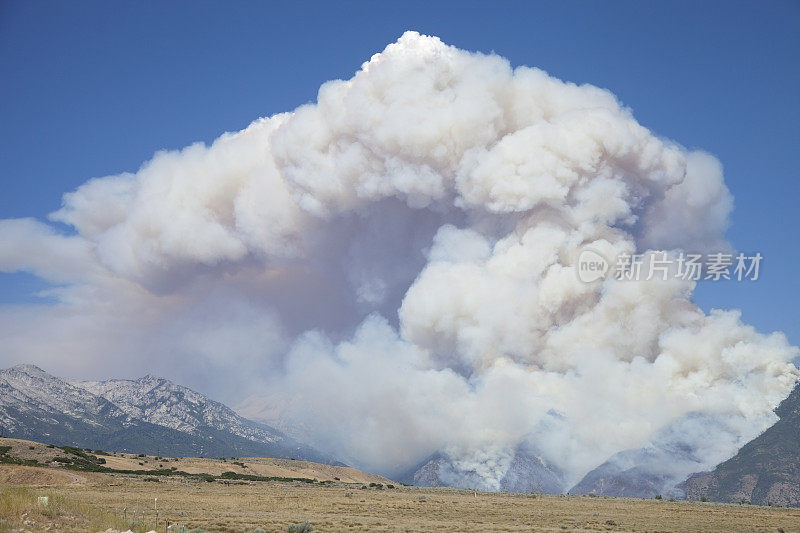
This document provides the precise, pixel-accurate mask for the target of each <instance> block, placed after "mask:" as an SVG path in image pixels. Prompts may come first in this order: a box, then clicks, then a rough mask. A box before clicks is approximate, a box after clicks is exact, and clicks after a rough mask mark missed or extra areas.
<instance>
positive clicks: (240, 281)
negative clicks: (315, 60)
mask: <svg viewBox="0 0 800 533" xmlns="http://www.w3.org/2000/svg"><path fill="white" fill-rule="evenodd" d="M732 206H733V200H732V197H731V195H730V193H729V192H728V190H727V188H726V187H725V184H724V181H723V175H722V167H721V164H720V163H719V161H717V160H716V159H715V158H714V157H713V156H711V155H709V154H707V153H704V152H699V151H688V150H686V149H684V148H682V147H681V146H679V145H678V144H676V143H674V142H671V141H668V140H665V139H661V138H658V137H657V136H655V135H654V134H652V133H651V132H650V131H648V130H647V129H646V128H644V127H643V126H641V125H639V124H638V123H637V122H636V120H635V119H634V118H633V115H632V111H631V110H629V109H626V108H625V107H623V106H621V104H620V103H619V102H618V101H617V100H616V98H615V97H614V95H613V94H611V93H610V92H608V91H605V90H602V89H599V88H596V87H593V86H589V85H583V86H576V85H573V84H569V83H565V82H562V81H560V80H557V79H555V78H552V77H550V76H548V75H547V74H546V73H545V72H543V71H541V70H537V69H535V68H528V67H519V68H512V67H511V66H510V65H509V63H508V62H507V61H506V60H505V59H503V58H501V57H498V56H496V55H481V54H476V53H471V52H467V51H463V50H458V49H456V48H453V47H450V46H447V45H445V44H444V43H442V42H441V41H440V40H439V39H437V38H435V37H427V36H421V35H419V34H417V33H414V32H408V33H406V34H404V35H403V36H402V37H401V38H400V39H399V40H398V41H397V42H396V43H393V44H390V45H389V46H388V47H387V48H386V49H385V50H384V51H383V52H382V53H380V54H376V55H375V56H373V57H372V58H371V59H370V60H369V61H368V62H367V63H364V65H363V66H362V68H361V69H360V70H359V71H358V72H357V73H356V74H355V76H354V77H353V78H351V79H349V80H335V81H331V82H328V83H326V84H324V85H323V86H322V87H321V88H320V91H319V95H318V101H317V102H316V103H315V104H309V105H306V106H302V107H300V108H298V109H296V110H294V111H292V112H290V113H285V114H280V115H275V116H272V117H268V118H262V119H259V120H256V121H255V122H253V123H252V124H251V125H250V126H249V127H248V128H246V129H245V130H243V131H240V132H236V133H228V134H225V135H223V136H221V137H220V138H219V139H217V140H216V141H215V142H214V143H213V144H212V145H211V146H204V145H202V144H196V145H192V146H189V147H187V148H185V149H183V150H181V151H177V152H161V153H158V154H156V155H155V156H154V157H153V158H152V159H151V160H150V161H148V162H146V163H145V164H144V165H143V166H142V167H141V169H140V170H139V171H138V172H136V173H135V174H121V175H116V176H109V177H104V178H99V179H93V180H90V181H88V182H86V183H85V184H84V185H82V186H81V187H80V188H78V189H77V190H76V191H74V192H70V193H68V194H66V195H65V196H64V202H63V206H62V207H61V209H59V210H58V211H56V212H54V213H53V214H52V215H51V216H50V219H51V221H50V222H49V223H43V222H40V221H36V220H33V219H6V220H0V270H2V271H6V272H14V271H27V272H32V273H33V274H35V275H36V276H38V277H40V278H42V279H44V280H47V281H49V282H51V283H52V284H53V288H52V289H50V290H49V291H48V296H50V297H51V298H53V299H54V300H55V302H54V303H47V304H42V305H14V306H11V305H6V306H3V307H1V308H0V338H1V339H3V344H4V348H3V355H2V357H3V359H4V361H3V362H4V363H6V364H13V363H17V362H33V363H36V364H39V365H40V366H43V367H44V368H46V369H47V370H48V371H51V372H54V373H61V374H67V375H73V376H76V377H96V376H107V375H115V376H126V377H132V376H137V375H140V374H142V373H144V372H143V369H144V370H145V371H153V372H157V373H163V374H166V375H168V376H170V377H173V378H177V379H179V380H180V381H182V382H185V383H187V384H203V388H204V389H205V390H209V389H210V390H216V391H218V394H219V395H222V394H223V391H225V392H224V395H225V397H226V398H232V399H236V400H244V401H243V403H242V408H243V410H244V411H245V413H246V414H249V415H251V416H257V417H261V418H264V419H266V420H269V421H270V422H273V423H276V424H278V425H280V426H281V427H285V428H287V429H290V430H291V431H292V432H293V433H294V434H295V435H296V436H298V437H300V438H303V439H305V440H306V441H307V442H309V444H311V445H313V446H316V447H317V448H319V449H321V450H323V451H325V452H330V453H332V454H335V455H338V456H339V457H340V458H342V459H343V460H345V461H349V462H351V463H352V464H354V465H355V466H358V467H361V468H363V469H368V470H373V471H378V472H381V473H387V474H390V475H391V474H394V473H397V472H400V471H402V470H404V469H406V468H408V467H410V466H412V465H413V464H416V463H418V462H419V461H420V460H422V459H424V458H425V457H427V456H429V455H430V454H432V453H434V452H437V451H442V452H445V453H447V454H448V455H449V456H450V457H452V458H454V463H453V471H452V475H453V476H456V477H458V476H459V475H461V474H463V475H464V476H465V478H467V477H468V478H469V479H470V480H475V479H478V480H479V481H478V482H474V481H471V482H470V483H472V484H476V485H478V486H479V487H480V488H488V489H496V488H498V480H499V479H501V478H502V477H503V475H504V473H505V472H506V470H507V469H508V465H509V464H510V462H511V460H512V458H513V455H514V451H515V450H516V449H518V448H519V447H520V446H524V447H526V448H528V449H531V450H534V451H535V453H536V454H538V455H539V456H541V457H542V459H543V460H544V461H545V463H546V464H548V465H551V466H552V467H553V468H554V469H557V470H558V471H561V472H564V477H565V480H566V481H567V482H568V484H569V483H574V482H576V481H578V480H579V479H580V478H581V477H582V476H583V475H584V474H585V473H586V472H587V471H589V470H590V469H592V468H594V467H595V466H597V465H598V464H600V463H602V462H603V461H605V460H606V459H608V458H609V457H611V456H612V455H613V454H615V453H617V452H620V451H624V450H628V449H634V448H640V447H645V446H648V445H652V444H653V442H654V439H657V440H658V443H659V445H662V444H663V441H664V439H665V438H667V437H665V435H667V436H669V435H673V436H672V437H669V439H672V440H671V441H670V443H668V444H667V446H669V445H676V446H682V447H686V448H689V449H691V450H692V453H693V457H695V458H696V459H697V461H696V462H697V464H699V465H701V466H705V467H711V466H713V465H714V464H716V463H718V462H719V461H721V460H723V459H725V458H727V457H729V456H731V455H732V454H733V453H735V451H736V449H737V448H738V447H739V446H741V445H742V444H743V443H745V442H747V441H748V440H750V439H751V438H753V437H754V436H756V435H757V434H758V433H759V432H761V431H763V430H764V429H765V428H767V427H768V426H769V425H770V424H771V423H773V422H774V421H775V420H776V417H775V415H774V414H773V413H772V409H773V408H774V407H775V406H776V405H777V404H778V403H779V402H780V400H781V399H783V398H784V397H786V396H787V395H788V394H789V392H790V390H791V389H792V387H793V386H794V384H795V382H796V381H797V378H798V372H797V369H796V368H795V367H794V365H792V364H791V361H792V359H793V358H794V357H797V355H798V351H797V349H796V348H794V347H791V346H789V345H788V343H787V341H786V339H785V337H784V336H783V335H782V334H780V333H774V334H771V335H762V334H759V333H757V332H756V331H755V330H754V329H753V328H751V327H749V326H747V325H745V324H743V323H741V321H740V319H739V314H738V312H736V311H712V312H711V313H710V314H708V315H707V314H705V313H703V312H702V311H701V310H700V309H699V308H697V307H696V306H695V305H694V304H693V303H692V301H691V295H692V291H693V289H694V283H693V282H687V281H681V280H669V281H660V280H652V281H637V282H633V281H627V282H621V281H614V280H607V281H602V282H601V281H598V282H595V283H582V282H580V281H579V279H578V276H577V275H576V272H575V264H576V259H577V256H578V254H579V253H580V251H581V250H582V249H584V248H587V247H588V248H590V249H592V250H595V251H597V252H600V253H602V254H603V255H604V256H605V257H614V256H616V255H617V254H619V253H623V252H626V253H632V252H635V251H636V252H646V251H648V250H667V251H670V252H675V251H677V250H687V251H696V252H715V251H725V250H728V249H729V246H728V244H727V243H726V242H725V239H724V232H725V230H726V228H727V224H728V217H729V214H730V212H731V210H732ZM63 225H66V226H67V227H68V228H69V231H64V226H63ZM232 391H235V392H232ZM698 419H699V420H704V421H705V422H704V423H692V422H691V421H692V420H698ZM709 421H710V422H709ZM671 427H679V428H680V431H670V430H669V428H671ZM709 428H713V435H709V434H708V433H709ZM682 468H684V466H683V465H682V464H677V463H676V465H675V469H676V474H675V475H676V479H677V477H680V475H683V470H681V469H682Z"/></svg>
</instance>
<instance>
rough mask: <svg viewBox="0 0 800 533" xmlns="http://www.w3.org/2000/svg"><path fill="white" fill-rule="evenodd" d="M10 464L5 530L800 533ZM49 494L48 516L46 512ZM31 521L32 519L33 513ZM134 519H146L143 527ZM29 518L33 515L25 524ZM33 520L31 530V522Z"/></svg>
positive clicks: (575, 499)
mask: <svg viewBox="0 0 800 533" xmlns="http://www.w3.org/2000/svg"><path fill="white" fill-rule="evenodd" d="M78 474H79V475H77V474H76V473H72V472H66V471H61V470H60V469H50V468H37V467H25V466H17V465H2V466H0V531H23V530H24V531H57V530H58V531H90V532H95V531H104V530H106V528H109V527H111V528H116V529H125V528H127V527H129V526H132V528H133V530H134V531H136V532H144V531H149V530H153V529H156V523H155V512H154V503H155V502H154V498H158V509H159V523H158V527H157V531H164V528H165V526H166V523H165V521H167V520H168V521H169V522H170V523H172V524H175V523H178V524H185V525H187V526H189V527H190V528H196V527H200V528H203V529H204V530H206V531H254V530H255V528H257V527H261V528H263V529H264V530H265V531H286V530H287V527H288V526H289V525H291V524H295V523H299V522H303V521H308V522H309V523H310V524H312V525H313V526H314V527H315V528H316V529H315V530H316V531H319V532H324V531H418V532H422V531H476V532H477V531H642V532H654V531H725V532H733V531H743V532H745V531H747V532H751V531H764V532H780V531H783V532H784V533H788V532H800V509H797V508H778V507H757V506H750V505H725V504H714V503H697V502H695V503H692V502H680V501H676V502H671V501H666V500H663V501H659V500H633V499H612V498H593V497H584V496H542V495H520V494H488V493H478V494H477V495H476V494H475V493H473V492H469V491H456V490H450V489H420V488H412V487H396V488H394V489H387V488H385V486H384V488H377V487H372V488H370V487H369V486H368V485H365V486H364V487H366V488H362V485H360V484H347V483H342V482H335V483H332V484H317V483H315V484H309V483H302V482H253V483H242V482H233V483H230V484H225V483H224V482H222V481H215V482H203V481H197V480H192V479H180V478H173V477H169V478H161V479H160V480H159V481H152V480H151V481H147V480H145V479H144V478H143V477H142V476H129V475H124V476H123V475H110V474H99V473H83V472H80V473H78ZM38 496H48V497H49V498H50V502H51V503H50V505H49V506H48V508H47V509H40V508H37V505H36V502H37V497H38ZM26 513H27V514H26ZM134 513H135V516H136V521H135V522H134V521H133V517H134ZM23 515H24V517H23ZM26 521H27V523H25V522H26Z"/></svg>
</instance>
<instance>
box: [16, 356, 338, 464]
mask: <svg viewBox="0 0 800 533" xmlns="http://www.w3.org/2000/svg"><path fill="white" fill-rule="evenodd" d="M0 431H2V433H3V434H4V435H6V436H13V437H19V438H26V439H30V440H39V441H45V442H51V443H53V444H59V445H73V446H79V447H89V448H103V449H109V450H116V451H136V452H138V453H151V454H156V455H176V456H189V455H194V456H200V457H224V456H264V457H278V458H297V459H307V460H311V461H315V462H321V463H330V464H334V463H336V464H340V463H338V462H337V461H335V460H334V459H333V458H331V457H328V456H326V455H325V454H322V453H320V452H318V451H317V450H314V449H313V448H311V447H309V446H306V445H304V444H301V443H299V442H297V441H296V440H294V439H292V438H291V437H288V436H287V435H285V434H284V433H282V432H280V431H278V430H276V429H274V428H271V427H269V426H267V425H265V424H261V423H257V422H253V421H251V420H248V419H246V418H244V417H241V416H240V415H237V414H236V413H235V412H234V411H233V410H232V409H230V408H229V407H227V406H225V405H224V404H222V403H220V402H216V401H214V400H212V399H210V398H207V397H206V396H204V395H202V394H200V393H198V392H196V391H194V390H192V389H190V388H188V387H184V386H182V385H178V384H175V383H173V382H171V381H170V380H167V379H165V378H160V377H158V376H153V375H152V374H148V375H147V376H143V377H142V378H139V379H137V380H107V381H86V382H84V381H67V380H62V379H60V378H58V377H56V376H53V375H51V374H49V373H47V372H45V371H44V370H42V369H41V368H39V367H37V366H34V365H17V366H13V367H10V368H6V369H3V370H0Z"/></svg>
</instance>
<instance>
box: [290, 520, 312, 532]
mask: <svg viewBox="0 0 800 533" xmlns="http://www.w3.org/2000/svg"><path fill="white" fill-rule="evenodd" d="M286 531H287V532H288V533H311V531H314V526H312V525H311V524H309V523H308V522H300V523H299V524H292V525H291V526H289V527H287V528H286Z"/></svg>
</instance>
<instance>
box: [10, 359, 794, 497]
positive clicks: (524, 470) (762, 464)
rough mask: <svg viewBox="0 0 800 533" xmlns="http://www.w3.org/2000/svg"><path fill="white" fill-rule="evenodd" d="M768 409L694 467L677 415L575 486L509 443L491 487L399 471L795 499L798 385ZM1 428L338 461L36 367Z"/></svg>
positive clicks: (512, 483)
mask: <svg viewBox="0 0 800 533" xmlns="http://www.w3.org/2000/svg"><path fill="white" fill-rule="evenodd" d="M775 412H776V414H777V415H778V417H779V420H778V422H777V423H776V424H774V425H773V426H772V427H770V428H769V429H767V430H766V431H765V432H764V433H762V434H761V435H760V436H758V437H757V438H755V439H754V440H752V441H750V442H749V443H747V444H746V445H744V446H743V447H742V448H741V449H740V450H739V452H738V453H737V454H736V455H735V456H734V457H732V458H730V459H728V460H727V461H724V462H722V463H721V464H719V465H718V466H717V467H716V468H715V469H714V470H713V471H710V472H700V473H696V472H698V470H701V467H700V465H701V462H700V460H699V459H698V458H696V457H695V456H694V455H693V453H692V449H691V447H689V446H686V445H684V444H682V443H681V442H680V439H676V437H675V436H676V435H680V434H681V427H682V426H681V424H682V423H702V424H706V425H709V424H710V422H708V421H704V420H697V419H696V417H695V418H692V417H688V418H687V419H686V420H682V421H678V422H677V423H676V424H674V427H670V428H667V429H666V430H665V431H664V435H662V437H663V438H661V439H660V440H659V439H658V438H657V439H655V440H654V443H653V444H651V445H650V446H648V447H646V448H642V449H639V450H626V451H623V452H620V453H618V454H616V455H614V456H613V457H611V458H609V459H608V460H607V461H605V462H604V463H603V464H601V465H599V466H598V467H596V468H595V469H594V470H592V471H591V472H589V473H588V474H586V476H584V478H583V479H582V480H581V481H580V482H579V483H578V484H577V485H575V486H573V487H572V488H570V487H569V485H565V481H564V477H563V474H562V473H561V472H559V471H558V469H555V468H553V467H552V466H550V465H547V464H545V462H543V461H542V460H541V458H539V457H538V456H537V455H536V453H534V452H531V451H530V450H527V449H522V448H520V449H518V450H516V453H515V454H514V456H513V458H512V459H511V461H510V462H509V464H508V469H507V471H506V472H505V473H504V475H503V476H502V479H499V481H497V483H495V484H494V485H491V486H488V485H486V482H485V480H484V479H483V478H482V477H481V476H480V475H478V473H477V472H475V473H470V472H465V471H463V465H460V464H459V465H458V466H457V465H456V462H454V461H453V460H452V458H450V457H448V456H447V455H446V454H444V453H437V454H434V455H433V456H431V457H429V458H428V459H426V460H425V461H423V462H422V463H420V464H419V465H417V466H416V467H414V468H412V469H411V470H409V471H408V472H407V473H406V474H405V475H404V476H401V477H400V480H401V481H403V482H405V483H408V484H413V485H420V486H455V487H458V488H478V489H482V490H502V491H509V492H545V493H562V492H565V491H567V492H570V493H573V494H597V495H605V496H622V497H640V498H642V497H644V498H649V497H654V496H657V495H663V496H665V497H666V496H675V497H679V498H680V497H686V498H688V499H692V500H700V499H703V498H705V499H708V500H711V501H724V502H735V503H739V502H742V501H746V502H751V503H754V504H768V503H770V504H773V505H775V504H777V505H800V387H797V388H795V389H794V391H793V392H792V394H791V395H790V396H789V397H788V398H786V399H785V400H784V401H783V402H782V403H781V405H780V406H779V407H778V408H777V409H776V411H775ZM709 427H710V426H709ZM712 430H713V428H712ZM0 434H1V435H3V436H7V437H16V438H22V439H29V440H35V441H40V442H46V443H51V444H56V445H70V446H77V447H81V448H91V449H104V450H108V451H120V452H132V453H145V454H149V455H160V456H179V457H181V456H182V457H186V456H199V457H231V456H234V457H247V456H249V457H275V458H291V459H303V460H309V461H315V462H320V463H328V464H341V463H337V462H336V461H335V460H334V459H333V458H332V457H329V456H327V455H325V454H323V453H321V452H319V451H317V450H315V449H313V448H311V447H309V446H307V445H304V444H302V443H300V442H299V441H297V440H295V439H294V438H292V437H290V436H288V435H286V434H285V433H284V432H282V431H279V430H277V429H275V428H273V427H271V426H269V425H266V424H263V423H260V422H255V421H252V420H249V419H247V418H244V417H242V416H240V415H238V414H236V413H235V412H234V411H233V410H232V409H230V408H228V407H226V406H225V405H223V404H221V403H219V402H215V401H213V400H211V399H209V398H208V397H206V396H204V395H202V394H200V393H198V392H196V391H194V390H192V389H189V388H187V387H183V386H181V385H178V384H175V383H173V382H171V381H169V380H167V379H164V378H160V377H156V376H152V375H146V376H144V377H142V378H139V379H136V380H107V381H67V380H62V379H59V378H57V377H55V376H52V375H50V374H48V373H47V372H45V371H43V370H42V369H40V368H38V367H36V366H33V365H19V366H15V367H11V368H8V369H5V370H0ZM473 474H474V475H473ZM682 480H684V481H683V482H681V481H682Z"/></svg>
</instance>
